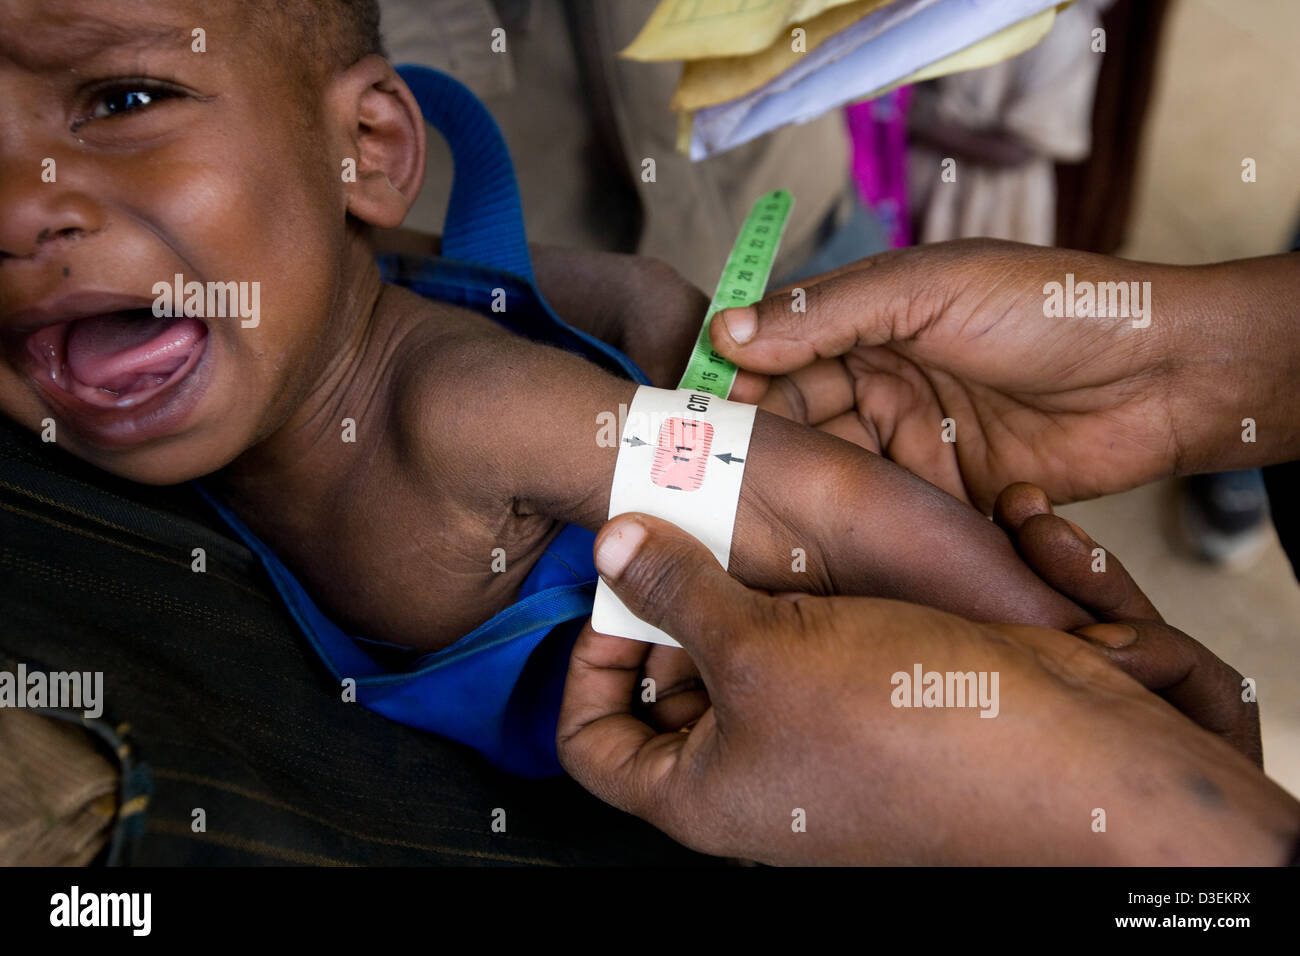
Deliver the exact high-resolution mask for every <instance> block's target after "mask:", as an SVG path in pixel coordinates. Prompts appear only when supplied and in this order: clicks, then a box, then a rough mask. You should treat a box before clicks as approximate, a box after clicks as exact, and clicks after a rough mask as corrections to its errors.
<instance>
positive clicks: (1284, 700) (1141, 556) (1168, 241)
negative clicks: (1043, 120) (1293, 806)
mask: <svg viewBox="0 0 1300 956" xmlns="http://www.w3.org/2000/svg"><path fill="white" fill-rule="evenodd" d="M1297 37H1300V3H1297V2H1296V0H1179V2H1177V3H1176V4H1175V5H1174V11H1173V13H1172V17H1171V21H1170V23H1169V24H1168V27H1167V30H1166V34H1165V38H1164V41H1165V46H1164V49H1163V50H1162V52H1161V61H1160V66H1159V82H1158V87H1157V91H1156V100H1155V104H1154V112H1153V115H1152V116H1151V117H1150V121H1149V126H1148V129H1147V134H1146V139H1145V141H1144V150H1143V153H1144V156H1143V164H1142V169H1141V172H1140V175H1139V181H1138V196H1137V205H1136V208H1135V211H1134V216H1135V219H1134V223H1133V228H1132V230H1131V232H1130V241H1129V243H1128V245H1127V246H1126V247H1125V249H1124V250H1123V254H1124V255H1126V256H1129V257H1131V258H1135V259H1145V260H1150V261H1160V262H1177V263H1193V262H1210V261H1217V260H1223V259H1234V258H1240V257H1244V256H1254V255H1265V254H1269V253H1273V252H1278V251H1281V250H1282V249H1284V248H1286V245H1287V244H1288V241H1289V238H1290V236H1291V234H1292V232H1293V231H1294V230H1295V228H1296V224H1297V220H1298V219H1300V123H1297V122H1296V119H1297V116H1300V109H1298V108H1297V105H1296V97H1297V91H1300V58H1297V57H1296V54H1295V41H1296V38H1297ZM1245 157H1251V158H1253V159H1254V160H1255V161H1256V168H1257V181H1256V182H1255V183H1243V182H1242V180H1241V169H1242V166H1241V163H1242V159H1243V158H1245ZM1172 491H1173V489H1172V488H1171V487H1170V486H1153V487H1149V488H1144V489H1140V490H1138V491H1134V492H1130V493H1128V494H1125V495H1118V496H1115V497H1112V498H1108V499H1105V500H1102V501H1095V502H1087V503H1083V504H1078V505H1072V506H1070V507H1069V508H1066V509H1064V511H1063V513H1065V514H1067V515H1069V516H1070V517H1071V518H1072V519H1073V520H1075V521H1076V522H1078V523H1079V524H1080V525H1082V526H1083V527H1084V528H1086V529H1087V530H1088V531H1089V532H1090V533H1092V535H1093V536H1094V537H1095V538H1096V539H1097V541H1098V542H1099V543H1101V544H1103V545H1105V546H1106V547H1107V548H1108V549H1111V550H1113V551H1114V553H1115V554H1116V555H1118V556H1119V557H1120V559H1121V560H1123V561H1124V562H1125V564H1126V565H1127V567H1128V568H1129V570H1130V571H1132V572H1133V575H1134V577H1135V578H1136V579H1137V580H1138V582H1139V583H1141V584H1142V585H1143V586H1144V587H1145V588H1146V590H1147V593H1148V594H1149V595H1150V596H1151V598H1152V599H1153V600H1154V601H1155V603H1156V605H1157V607H1159V608H1161V610H1162V611H1163V612H1164V614H1165V615H1166V617H1167V618H1168V619H1169V620H1170V622H1171V623H1173V624H1176V625H1178V626H1179V627H1182V628H1183V629H1184V630H1186V631H1187V632H1188V633H1189V634H1191V635H1193V636H1194V637H1197V638H1198V639H1200V640H1201V641H1203V642H1204V643H1205V644H1207V645H1208V646H1209V647H1211V648H1212V649H1214V650H1215V651H1216V652H1217V653H1218V654H1219V655H1220V656H1222V657H1223V658H1225V659H1226V660H1228V661H1230V662H1231V663H1232V664H1233V665H1234V666H1235V667H1236V668H1237V669H1238V670H1239V671H1241V672H1242V673H1243V674H1245V675H1247V676H1250V677H1254V678H1255V679H1256V681H1257V685H1258V688H1259V697H1260V708H1261V720H1262V724H1263V731H1264V757H1265V765H1266V769H1267V770H1268V772H1269V774H1270V775H1271V776H1272V777H1273V778H1274V779H1275V780H1277V781H1279V782H1280V783H1281V784H1282V785H1283V786H1285V787H1286V788H1287V789H1289V790H1290V791H1291V792H1292V793H1295V794H1297V795H1300V586H1297V584H1296V580H1295V578H1294V577H1293V576H1292V574H1291V570H1290V568H1289V566H1288V565H1287V561H1286V558H1285V556H1284V555H1283V553H1282V551H1281V549H1280V548H1279V547H1278V546H1277V544H1276V542H1274V543H1272V544H1271V545H1270V548H1269V550H1268V553H1267V555H1266V556H1265V558H1264V560H1263V561H1261V562H1260V563H1259V564H1258V565H1256V566H1255V567H1253V568H1252V569H1250V570H1249V571H1247V572H1245V573H1241V574H1229V573H1225V572H1219V571H1215V570H1212V569H1210V568H1208V567H1206V566H1204V565H1200V564H1197V563H1196V562H1194V561H1192V560H1189V559H1188V558H1186V557H1184V556H1182V555H1181V554H1179V553H1178V552H1177V551H1176V550H1175V549H1174V548H1172V547H1171V546H1170V545H1169V544H1168V541H1169V537H1168V535H1167V534H1166V530H1165V515H1166V514H1167V513H1168V507H1167V506H1168V503H1169V498H1170V495H1171V494H1172Z"/></svg>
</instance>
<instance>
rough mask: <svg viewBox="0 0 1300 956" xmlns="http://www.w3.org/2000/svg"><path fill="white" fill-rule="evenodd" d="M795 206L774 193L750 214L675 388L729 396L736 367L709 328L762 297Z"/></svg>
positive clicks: (788, 196)
mask: <svg viewBox="0 0 1300 956" xmlns="http://www.w3.org/2000/svg"><path fill="white" fill-rule="evenodd" d="M793 208H794V196H793V195H791V193H790V191H789V190H788V189H774V190H772V191H771V192H770V193H767V194H765V195H763V196H760V197H759V198H758V201H757V202H755V203H754V205H753V207H752V208H751V209H750V210H749V215H748V216H746V217H745V222H744V224H743V225H742V226H741V227H740V235H739V236H737V237H736V242H735V244H734V245H733V246H732V247H731V255H729V256H727V264H726V266H724V267H723V269H722V278H721V279H719V280H718V288H717V291H715V292H714V293H713V301H712V302H711V303H709V311H708V312H707V313H705V315H704V326H703V328H701V329H700V335H699V337H698V338H697V339H696V340H695V348H694V350H693V351H692V352H691V360H690V361H689V362H688V363H687V365H686V372H685V374H683V375H682V380H681V381H680V382H679V383H678V384H677V387H678V388H689V389H691V390H692V391H695V392H708V393H709V394H710V395H716V396H717V397H718V398H726V397H727V396H728V395H730V394H731V386H732V385H734V384H735V381H736V366H735V365H734V364H732V363H731V362H729V361H728V360H727V359H725V358H723V357H722V356H721V355H719V354H718V353H717V352H715V351H713V346H712V345H711V344H710V343H709V326H710V325H711V324H713V317H714V316H715V315H717V314H718V313H719V312H721V311H722V310H723V309H730V308H732V307H733V306H741V305H753V304H754V303H755V302H757V301H758V300H759V299H761V298H763V292H764V290H765V289H766V288H767V280H768V277H769V276H770V275H771V274H772V263H773V262H775V261H776V252H777V249H778V248H779V247H780V245H781V233H782V232H783V231H784V230H785V224H786V221H787V220H788V219H789V218H790V210H791V209H793Z"/></svg>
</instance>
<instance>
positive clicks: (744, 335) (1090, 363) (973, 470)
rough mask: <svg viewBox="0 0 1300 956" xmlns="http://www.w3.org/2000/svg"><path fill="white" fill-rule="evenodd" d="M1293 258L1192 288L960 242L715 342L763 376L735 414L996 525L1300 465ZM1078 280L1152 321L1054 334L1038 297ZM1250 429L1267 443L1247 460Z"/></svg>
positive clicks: (771, 302)
mask: <svg viewBox="0 0 1300 956" xmlns="http://www.w3.org/2000/svg"><path fill="white" fill-rule="evenodd" d="M1297 258H1298V257H1297V256H1289V257H1288V256H1274V257H1270V258H1267V259H1258V260H1245V261H1242V262H1237V263H1228V264H1225V265H1220V266H1203V267H1194V268H1186V267H1173V266H1159V265H1150V264H1146V263H1136V262H1127V261H1124V260H1120V259H1114V258H1109V257H1106V256H1097V255H1091V254H1087V253H1080V252H1071V251H1066V250H1058V249H1046V248H1040V247H1037V246H1026V245H1019V244H1015V243H1008V242H998V241H993V240H963V241H957V242H949V243H941V244H937V245H933V246H921V247H916V248H912V249H904V250H897V251H894V252H888V253H884V254H882V255H879V256H875V257H873V258H871V259H866V260H863V261H862V262H859V263H856V264H854V265H852V266H847V267H845V268H843V269H840V270H836V271H835V272H832V273H828V274H827V275H825V276H823V277H820V278H818V279H816V280H810V281H809V282H808V283H806V284H805V287H804V289H803V291H804V295H805V298H804V305H805V306H806V310H805V311H802V312H799V311H795V310H794V308H793V306H794V305H796V304H797V303H798V300H797V298H796V297H794V296H793V295H792V292H791V291H790V290H780V291H777V292H774V293H772V294H771V295H769V296H768V297H767V298H765V299H764V300H763V301H762V302H760V303H759V304H758V305H757V306H755V307H750V308H745V309H730V310H727V311H725V312H723V313H721V315H720V316H719V320H717V321H714V322H713V323H712V326H711V335H712V338H713V345H714V347H715V348H716V349H717V350H718V351H719V352H721V353H722V354H724V355H726V356H727V357H728V358H730V359H731V360H732V361H734V362H736V363H738V364H739V365H740V366H741V367H742V368H743V369H747V370H749V372H753V373H759V374H758V375H750V374H743V375H742V376H741V377H740V379H739V380H738V381H737V384H736V387H735V389H734V390H733V392H732V397H733V398H735V399H737V400H740V401H756V402H758V404H760V405H761V406H763V407H765V408H767V409H769V410H770V411H774V412H777V413H779V414H784V415H786V416H787V417H791V418H795V419H797V420H800V421H804V422H806V423H808V424H812V425H816V426H817V427H820V428H822V429H824V430H826V431H829V432H832V433H834V434H837V435H839V436H841V437H843V438H846V439H848V440H850V441H854V442H856V443H857V444H860V445H864V446H866V447H868V448H870V449H872V450H873V451H879V452H881V453H882V454H885V455H887V456H888V457H890V458H892V459H894V460H895V461H897V462H898V463H899V464H902V465H904V466H906V467H907V468H910V469H911V470H912V471H914V472H916V473H917V474H919V475H921V476H922V477H924V478H926V479H928V480H929V481H931V482H933V483H934V484H937V485H939V486H940V487H941V488H944V489H945V490H947V491H949V492H951V493H952V494H954V495H957V496H958V497H961V498H965V499H967V500H969V501H971V502H972V503H973V504H975V505H976V506H977V507H979V508H980V509H981V510H983V511H985V512H988V510H989V509H990V508H991V507H992V504H993V500H994V498H995V496H996V495H997V493H998V491H999V490H1001V489H1002V488H1003V487H1005V486H1006V485H1007V484H1009V483H1011V482H1012V481H1016V480H1021V479H1024V480H1031V481H1033V482H1034V483H1036V484H1038V485H1039V486H1041V487H1042V488H1043V489H1044V490H1045V491H1046V492H1047V493H1048V495H1050V496H1051V498H1052V499H1053V500H1055V501H1072V500H1077V499H1082V498H1090V497H1095V496H1098V495H1104V494H1108V493H1111V492H1116V491H1122V490H1125V489H1128V488H1133V487H1136V486H1138V485H1141V484H1143V483H1145V482H1148V481H1150V480H1153V479H1156V478H1160V477H1163V476H1167V475H1172V474H1175V473H1188V472H1192V471H1197V470H1212V469H1215V468H1229V467H1246V466H1249V465H1256V464H1264V463H1267V462H1270V461H1282V460H1287V459H1288V458H1289V457H1292V456H1294V455H1296V454H1300V430H1297V429H1296V428H1295V427H1294V423H1295V421H1296V420H1297V419H1298V418H1300V403H1298V402H1297V400H1296V398H1295V397H1294V390H1293V389H1290V388H1288V387H1286V383H1287V382H1289V381H1292V380H1293V379H1294V376H1295V374H1296V369H1297V368H1300V361H1298V360H1297V355H1298V354H1300V343H1297V341H1296V338H1297V337H1296V336H1295V335H1294V334H1293V332H1292V325H1293V320H1291V319H1289V318H1288V316H1287V307H1286V305H1285V303H1286V302H1287V301H1294V298H1295V296H1296V294H1297V293H1300V269H1297V268H1296V262H1297ZM1067 275H1073V276H1074V280H1072V281H1078V282H1084V281H1087V282H1090V283H1095V284H1098V285H1100V284H1101V283H1132V282H1138V283H1142V282H1148V283H1150V286H1149V290H1150V292H1149V295H1147V294H1146V293H1142V295H1143V303H1144V305H1145V307H1146V308H1147V309H1148V310H1149V312H1148V313H1147V315H1146V317H1145V318H1132V317H1116V318H1066V317H1047V316H1046V315H1045V311H1044V305H1045V302H1046V300H1047V295H1046V294H1045V287H1046V286H1047V285H1048V283H1053V282H1055V283H1060V284H1062V285H1065V284H1066V282H1067ZM1142 288H1143V287H1142V286H1141V285H1139V290H1141V289H1142ZM1132 305H1133V303H1131V302H1130V311H1132ZM1135 321H1136V322H1137V324H1138V325H1139V326H1141V325H1143V323H1144V322H1148V321H1149V324H1147V325H1145V327H1135V326H1134V323H1135ZM768 375H783V377H781V378H779V379H777V380H775V381H773V382H771V383H770V385H769V383H768V381H767V380H766V379H765V378H764V377H763V376H768ZM1245 417H1250V418H1252V419H1253V420H1254V421H1255V422H1256V430H1257V432H1258V434H1259V436H1262V437H1259V438H1258V439H1257V440H1256V441H1253V442H1251V443H1247V442H1243V441H1242V428H1243V422H1242V419H1243V418H1245ZM945 419H952V422H953V423H954V424H955V435H954V436H952V437H955V439H956V440H955V441H945V440H943V423H944V420H945Z"/></svg>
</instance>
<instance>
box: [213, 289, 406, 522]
mask: <svg viewBox="0 0 1300 956" xmlns="http://www.w3.org/2000/svg"><path fill="white" fill-rule="evenodd" d="M413 298H414V297H410V296H408V295H407V294H406V293H404V292H403V290H400V289H397V288H395V287H393V286H387V285H384V284H383V282H382V281H380V278H379V273H378V271H377V270H375V269H373V268H372V269H371V270H368V271H367V273H366V274H365V276H364V277H363V279H362V280H361V281H359V282H357V283H354V285H353V286H352V287H351V288H350V290H349V291H348V292H347V293H345V297H344V301H343V302H342V303H341V305H340V307H341V308H344V309H346V310H347V311H348V312H350V313H351V314H354V315H358V316H360V318H359V319H358V320H357V321H356V322H355V323H353V324H352V326H351V327H350V328H349V329H348V331H347V337H346V341H345V342H344V343H343V344H342V345H341V346H340V347H339V348H338V349H337V350H336V351H335V352H334V353H333V356H332V357H331V358H330V360H329V362H328V363H327V364H326V366H325V367H324V368H323V369H322V370H321V372H320V373H319V374H318V375H316V376H315V377H314V381H313V384H312V385H311V387H310V389H309V390H308V391H307V393H306V394H305V395H304V396H303V397H302V398H301V399H299V400H297V401H296V402H295V404H294V407H293V410H292V411H291V412H290V413H289V414H288V416H287V417H286V418H285V420H284V421H283V422H282V423H281V424H280V425H279V426H278V427H276V428H275V430H274V431H273V432H272V433H271V434H270V435H269V436H268V437H267V438H265V439H263V440H262V441H260V442H258V443H257V444H256V445H254V446H253V447H251V448H249V449H248V450H247V451H245V452H244V453H243V454H242V455H240V456H239V457H238V458H236V459H235V460H234V461H233V462H231V463H230V464H229V465H228V466H227V467H226V468H224V469H222V470H221V471H220V472H217V473H216V474H215V475H212V476H210V477H209V479H208V481H209V482H210V483H211V484H212V485H213V486H214V488H215V489H216V490H217V491H218V492H219V493H220V494H222V495H223V497H225V498H226V500H228V501H229V502H230V503H231V505H232V506H233V507H234V508H235V510H236V511H238V512H239V513H240V515H241V516H243V517H244V518H245V519H246V520H248V521H249V523H250V524H252V525H253V526H254V528H255V529H256V528H258V527H280V528H285V529H294V528H303V527H310V526H315V525H316V524H317V522H318V520H319V518H320V515H321V513H322V509H328V508H329V507H330V502H337V501H339V500H340V497H339V496H340V494H342V493H343V491H344V489H345V488H346V487H347V486H348V484H349V482H350V481H352V480H353V478H354V476H355V475H356V474H357V473H358V470H359V469H365V468H366V465H367V464H368V463H370V462H373V461H375V460H376V458H377V456H376V451H377V449H378V447H379V444H380V442H382V441H383V439H384V435H383V430H382V429H380V428H376V427H374V424H375V423H376V422H382V421H383V420H384V416H383V414H382V413H379V414H377V413H376V410H377V409H383V408H384V407H385V406H386V405H387V404H388V402H389V399H390V391H391V387H392V377H391V370H392V367H393V364H394V358H395V354H396V352H397V350H398V348H399V347H400V343H401V342H402V340H403V339H404V337H405V336H406V334H407V333H408V332H409V331H410V329H411V328H412V327H413V326H414V324H416V323H418V322H419V320H420V316H419V314H418V311H419V310H418V308H417V307H416V306H417V305H418V301H419V300H418V299H416V300H414V301H412V299H413ZM373 477H374V478H376V479H380V478H382V476H380V475H374V476H373Z"/></svg>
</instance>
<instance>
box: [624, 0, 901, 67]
mask: <svg viewBox="0 0 1300 956" xmlns="http://www.w3.org/2000/svg"><path fill="white" fill-rule="evenodd" d="M849 2H851V0H661V2H660V4H659V6H657V7H655V11H654V13H652V14H650V19H649V20H647V21H646V25H645V26H643V27H642V28H641V32H640V33H638V34H637V36H636V39H635V40H633V41H632V43H631V45H629V46H628V48H627V49H626V50H624V51H623V53H622V55H623V56H625V57H627V58H628V59H630V60H702V59H705V58H706V57H715V56H744V55H746V54H748V53H757V52H758V51H759V50H763V49H766V48H767V47H769V46H771V45H772V44H773V43H774V42H775V41H776V39H777V37H779V36H781V34H782V33H783V32H784V31H785V28H786V27H787V26H790V25H791V24H795V23H801V22H803V21H805V20H811V19H812V18H813V17H815V16H817V15H818V14H820V13H822V12H823V11H826V10H829V9H831V7H839V6H843V5H844V4H846V3H849ZM885 2H889V0H885ZM879 5H880V6H884V3H881V4H879Z"/></svg>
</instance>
